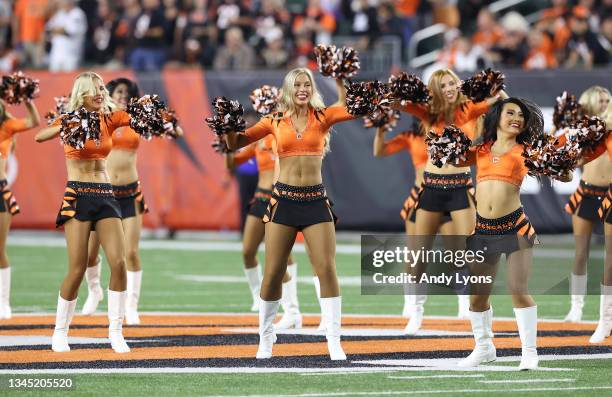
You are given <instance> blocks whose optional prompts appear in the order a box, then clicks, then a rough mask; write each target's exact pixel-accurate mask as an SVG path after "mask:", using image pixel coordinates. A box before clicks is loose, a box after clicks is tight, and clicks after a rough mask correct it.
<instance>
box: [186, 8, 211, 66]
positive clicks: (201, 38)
mask: <svg viewBox="0 0 612 397" xmlns="http://www.w3.org/2000/svg"><path fill="white" fill-rule="evenodd" d="M207 7H208V4H207V0H194V2H193V9H192V10H191V11H189V13H188V14H187V16H186V19H187V20H186V26H185V31H184V33H183V37H184V38H185V39H184V40H183V42H184V43H185V54H184V56H185V61H186V62H187V63H191V64H193V63H196V62H197V63H200V64H201V65H202V66H204V67H210V66H212V65H213V61H214V59H215V49H216V42H217V36H218V32H217V28H216V26H215V24H214V23H213V21H212V20H211V19H210V18H209V16H208V8H207Z"/></svg>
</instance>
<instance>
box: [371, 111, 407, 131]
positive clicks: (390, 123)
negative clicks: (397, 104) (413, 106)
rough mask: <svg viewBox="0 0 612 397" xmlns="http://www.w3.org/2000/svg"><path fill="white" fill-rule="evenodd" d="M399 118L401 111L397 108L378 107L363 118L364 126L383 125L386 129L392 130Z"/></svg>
mask: <svg viewBox="0 0 612 397" xmlns="http://www.w3.org/2000/svg"><path fill="white" fill-rule="evenodd" d="M399 118H400V113H399V112H398V111H397V110H393V109H390V108H389V109H385V108H378V109H376V110H374V112H373V113H372V114H370V115H367V116H365V117H364V118H363V126H364V127H366V128H378V127H382V128H383V129H384V130H385V131H391V130H392V129H393V127H395V126H396V125H397V121H398V120H399Z"/></svg>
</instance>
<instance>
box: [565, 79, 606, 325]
mask: <svg viewBox="0 0 612 397" xmlns="http://www.w3.org/2000/svg"><path fill="white" fill-rule="evenodd" d="M578 102H579V103H580V107H581V110H582V113H583V115H585V116H602V115H603V113H604V112H605V111H606V107H607V106H608V103H609V102H610V92H609V91H608V90H607V89H605V88H603V87H599V86H594V87H591V88H589V89H587V90H586V91H585V92H583V93H582V95H581V96H580V99H579V100H578ZM611 177H612V166H611V165H610V160H609V159H608V157H607V156H605V155H602V156H600V157H599V158H598V159H596V160H594V161H592V162H590V163H588V164H586V165H585V166H584V167H583V172H582V178H581V179H580V186H579V187H578V189H577V190H576V192H575V193H574V194H572V195H571V196H570V199H569V201H568V203H567V205H566V206H565V211H566V212H567V213H569V214H571V215H572V227H573V230H574V240H575V241H576V253H575V256H574V268H573V271H572V274H571V276H570V295H571V306H570V311H569V313H568V314H567V316H565V319H564V321H567V322H579V321H581V320H582V308H583V306H584V295H585V292H586V285H587V262H588V260H589V245H590V241H591V234H592V233H593V228H594V227H595V226H596V225H597V223H600V222H601V218H600V216H599V214H598V209H599V207H600V206H601V203H602V200H603V199H604V197H605V196H606V192H607V190H608V183H609V182H610V179H611Z"/></svg>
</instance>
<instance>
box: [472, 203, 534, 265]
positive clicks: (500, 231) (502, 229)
mask: <svg viewBox="0 0 612 397" xmlns="http://www.w3.org/2000/svg"><path fill="white" fill-rule="evenodd" d="M534 244H539V241H538V238H537V235H536V233H535V229H534V228H533V226H532V225H531V223H530V222H529V218H527V215H525V211H523V208H522V207H521V208H519V209H517V210H516V211H514V212H511V213H510V214H508V215H504V216H502V217H500V218H495V219H488V218H483V217H481V216H480V215H478V214H476V228H475V230H474V233H473V234H472V235H471V236H469V237H468V238H467V248H468V249H469V250H472V251H484V252H485V253H486V254H502V253H503V254H506V255H509V254H511V253H513V252H515V251H519V250H521V249H525V248H530V247H533V245H534Z"/></svg>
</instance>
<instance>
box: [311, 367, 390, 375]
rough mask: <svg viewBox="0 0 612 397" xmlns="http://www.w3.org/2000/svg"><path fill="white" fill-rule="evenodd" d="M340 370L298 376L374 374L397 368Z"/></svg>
mask: <svg viewBox="0 0 612 397" xmlns="http://www.w3.org/2000/svg"><path fill="white" fill-rule="evenodd" d="M339 369H341V370H342V371H327V372H307V373H304V374H300V376H320V375H321V376H323V375H355V374H370V373H371V374H374V373H381V372H382V373H388V372H397V371H399V370H389V369H387V368H370V369H356V370H354V371H353V370H351V371H344V368H339Z"/></svg>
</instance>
